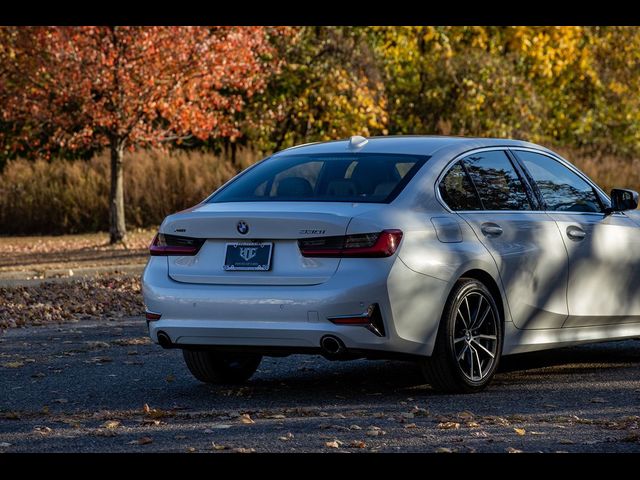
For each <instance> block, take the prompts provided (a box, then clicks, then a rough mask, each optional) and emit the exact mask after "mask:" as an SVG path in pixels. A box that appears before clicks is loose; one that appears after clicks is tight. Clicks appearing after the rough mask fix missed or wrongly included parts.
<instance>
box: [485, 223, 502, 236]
mask: <svg viewBox="0 0 640 480" xmlns="http://www.w3.org/2000/svg"><path fill="white" fill-rule="evenodd" d="M480 230H482V233H484V234H485V235H487V236H491V237H497V236H499V235H502V227H501V226H500V225H498V224H495V223H491V222H487V223H483V224H482V225H481V226H480Z"/></svg>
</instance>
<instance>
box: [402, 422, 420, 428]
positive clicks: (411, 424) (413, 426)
mask: <svg viewBox="0 0 640 480" xmlns="http://www.w3.org/2000/svg"><path fill="white" fill-rule="evenodd" d="M417 427H418V426H417V425H416V424H415V423H407V424H406V425H405V426H404V428H417Z"/></svg>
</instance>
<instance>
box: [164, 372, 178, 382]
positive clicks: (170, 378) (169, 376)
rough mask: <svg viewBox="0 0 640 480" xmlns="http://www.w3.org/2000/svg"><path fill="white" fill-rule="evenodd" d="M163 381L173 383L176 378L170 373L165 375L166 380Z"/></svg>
mask: <svg viewBox="0 0 640 480" xmlns="http://www.w3.org/2000/svg"><path fill="white" fill-rule="evenodd" d="M165 380H166V381H167V383H171V382H175V381H176V376H175V375H174V374H172V373H171V374H169V375H167V378H165Z"/></svg>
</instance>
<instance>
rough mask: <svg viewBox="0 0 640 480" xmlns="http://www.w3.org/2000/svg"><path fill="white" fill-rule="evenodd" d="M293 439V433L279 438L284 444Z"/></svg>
mask: <svg viewBox="0 0 640 480" xmlns="http://www.w3.org/2000/svg"><path fill="white" fill-rule="evenodd" d="M292 438H293V433H291V432H289V433H287V434H286V435H284V436H282V437H278V440H282V441H283V442H288V441H289V440H291V439H292Z"/></svg>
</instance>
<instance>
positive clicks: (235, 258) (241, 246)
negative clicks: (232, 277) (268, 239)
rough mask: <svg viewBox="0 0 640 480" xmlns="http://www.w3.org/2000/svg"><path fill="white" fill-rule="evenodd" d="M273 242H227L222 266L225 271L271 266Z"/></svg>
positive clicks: (265, 269)
mask: <svg viewBox="0 0 640 480" xmlns="http://www.w3.org/2000/svg"><path fill="white" fill-rule="evenodd" d="M272 250H273V243H227V252H226V255H225V258H224V266H223V268H224V269H225V270H227V271H237V270H257V271H267V270H269V269H270V268H271V251H272Z"/></svg>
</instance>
